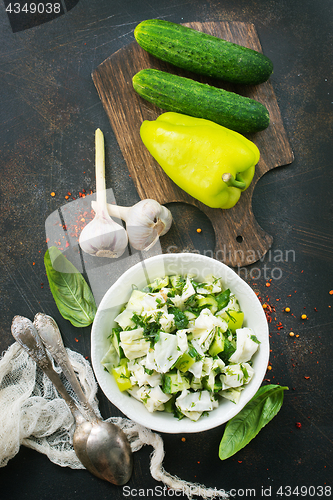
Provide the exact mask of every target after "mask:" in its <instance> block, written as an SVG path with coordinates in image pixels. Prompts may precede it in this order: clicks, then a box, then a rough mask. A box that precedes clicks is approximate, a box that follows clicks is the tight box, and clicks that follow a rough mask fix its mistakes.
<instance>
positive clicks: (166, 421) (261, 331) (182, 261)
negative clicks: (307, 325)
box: [91, 253, 269, 433]
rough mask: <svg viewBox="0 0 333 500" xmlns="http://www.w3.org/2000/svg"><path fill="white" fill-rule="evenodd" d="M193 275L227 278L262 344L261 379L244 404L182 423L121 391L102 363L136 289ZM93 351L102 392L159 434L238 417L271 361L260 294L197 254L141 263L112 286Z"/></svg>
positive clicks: (248, 389)
mask: <svg viewBox="0 0 333 500" xmlns="http://www.w3.org/2000/svg"><path fill="white" fill-rule="evenodd" d="M189 273H191V274H195V275H196V277H197V279H198V280H204V278H205V276H207V275H208V274H213V275H214V276H215V277H218V278H222V281H223V283H224V286H225V288H230V290H231V291H232V292H233V293H235V295H236V297H237V298H238V300H239V303H240V306H241V309H242V310H243V312H244V318H245V320H244V325H245V326H247V327H249V328H251V329H252V330H253V332H254V333H255V335H256V336H257V338H258V339H259V340H260V342H261V343H260V346H259V349H258V351H257V352H256V353H255V355H254V356H253V358H252V360H253V368H254V370H255V375H254V377H253V378H252V380H251V382H250V383H249V384H248V385H246V386H245V389H244V390H243V391H242V393H241V397H240V401H239V403H238V404H234V403H232V402H231V401H228V400H226V399H223V398H221V403H220V405H219V407H218V408H216V409H214V410H212V411H211V412H209V416H202V417H201V418H200V419H199V420H198V421H197V422H193V421H191V420H189V419H188V418H183V419H182V420H178V419H176V418H175V417H174V416H173V414H170V413H166V412H154V413H149V412H148V410H147V409H146V408H145V406H144V405H143V404H142V403H140V402H139V401H137V400H136V399H134V398H133V397H130V396H129V395H128V394H127V393H126V392H120V391H119V389H118V387H117V384H116V382H115V380H114V378H113V377H112V375H110V374H109V373H108V372H107V371H106V370H105V369H104V367H103V366H102V364H101V359H102V358H103V356H104V354H105V352H106V351H107V350H108V345H109V342H108V340H107V337H108V336H109V335H110V333H111V329H112V328H113V327H114V326H116V325H115V323H114V318H115V317H116V316H117V314H118V313H119V311H120V309H121V307H122V306H123V305H124V304H126V302H127V301H128V299H129V297H130V295H131V292H132V289H133V287H137V288H138V289H139V290H141V289H142V288H143V287H144V286H146V285H147V284H148V283H150V282H151V281H153V280H154V279H155V278H157V277H163V276H166V275H172V274H182V275H185V274H189ZM91 348H92V365H93V369H94V372H95V375H96V378H97V381H98V383H99V385H100V387H101V389H102V391H103V392H104V394H105V395H106V397H107V398H108V399H109V400H110V401H111V402H112V403H113V404H114V405H115V406H117V407H118V408H119V410H121V411H122V412H123V413H124V414H125V415H126V416H127V417H128V418H130V419H132V420H133V421H135V422H137V423H139V424H141V425H143V426H145V427H147V428H149V429H152V430H155V431H158V432H165V433H192V432H201V431H205V430H208V429H212V428H214V427H217V426H219V425H221V424H223V423H225V422H227V421H228V420H230V419H231V418H232V417H234V416H235V415H236V414H237V413H238V412H239V411H240V410H241V409H242V408H243V406H244V405H245V404H246V403H247V402H248V401H249V400H250V399H251V398H252V397H253V396H254V394H255V393H256V391H257V390H258V388H259V387H260V385H261V383H262V381H263V378H264V376H265V373H266V369H267V364H268V361H269V335H268V325H267V320H266V316H265V314H264V311H263V309H262V306H261V304H260V302H259V300H258V298H257V296H256V294H255V293H254V292H253V290H252V289H251V287H250V286H249V285H248V284H247V283H246V282H245V281H244V280H242V279H241V278H240V277H239V276H238V274H236V273H235V272H234V271H233V270H232V269H231V268H230V267H228V266H226V265H225V264H223V263H221V262H219V261H217V260H215V259H212V258H210V257H205V256H203V255H198V254H193V253H178V254H162V255H157V256H155V257H151V258H149V259H147V260H144V261H142V262H139V263H137V264H136V265H134V266H133V267H131V268H130V269H129V270H128V271H126V272H125V273H124V274H123V275H122V276H121V277H120V278H119V279H118V280H117V281H116V283H115V284H114V285H112V286H111V288H109V290H108V291H107V292H106V294H105V295H104V297H103V299H102V301H101V303H100V305H99V307H98V310H97V313H96V317H95V320H94V323H93V326H92V333H91Z"/></svg>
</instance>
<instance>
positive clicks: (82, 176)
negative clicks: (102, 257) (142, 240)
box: [0, 0, 333, 500]
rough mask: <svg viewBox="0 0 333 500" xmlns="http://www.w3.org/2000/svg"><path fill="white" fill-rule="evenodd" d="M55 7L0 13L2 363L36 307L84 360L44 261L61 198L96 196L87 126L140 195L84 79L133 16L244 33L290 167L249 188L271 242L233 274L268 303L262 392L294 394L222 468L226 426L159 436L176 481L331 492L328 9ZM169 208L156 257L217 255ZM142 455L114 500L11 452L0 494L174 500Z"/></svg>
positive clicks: (84, 477)
mask: <svg viewBox="0 0 333 500" xmlns="http://www.w3.org/2000/svg"><path fill="white" fill-rule="evenodd" d="M24 3H25V2H21V3H19V2H18V3H17V4H20V5H21V6H23V5H24ZM28 3H29V2H28ZM52 3H53V4H54V2H52ZM17 4H16V3H15V5H17ZM60 7H61V8H60ZM60 7H59V9H60V10H59V13H56V15H55V16H54V19H52V20H49V18H47V17H45V16H43V15H42V14H40V15H38V16H31V17H27V16H22V15H19V14H18V13H15V6H14V3H12V4H10V2H8V1H7V0H6V1H4V2H1V4H0V23H1V33H0V40H1V56H0V57H1V63H0V68H1V72H0V78H1V85H0V96H1V97H0V102H1V111H0V114H1V125H0V127H1V132H0V144H1V145H0V149H1V176H0V179H1V181H0V182H1V191H0V193H1V212H0V218H1V222H0V224H1V226H0V227H1V240H0V248H1V250H0V255H1V260H0V287H1V288H0V297H1V299H0V307H1V326H0V328H1V335H0V348H1V352H4V351H5V350H6V349H7V348H8V347H9V346H10V345H11V344H12V343H13V338H12V336H11V333H10V325H11V321H12V318H13V316H14V315H16V314H20V315H23V316H27V317H30V318H32V317H33V316H34V314H35V313H37V312H39V311H43V312H46V313H47V314H49V315H51V316H53V317H54V318H55V319H56V321H57V322H58V324H59V326H60V329H61V331H62V334H63V337H64V342H65V345H66V346H67V347H69V348H71V349H74V350H78V351H79V352H81V353H82V354H83V355H84V356H88V357H89V356H90V328H83V329H81V330H78V329H76V328H74V327H72V326H71V324H70V323H69V322H68V321H66V320H64V319H63V318H62V317H61V315H60V314H59V311H58V310H57V307H56V305H55V303H54V300H53V297H52V295H51V293H50V290H49V287H48V284H47V278H46V275H45V268H44V263H43V256H44V253H45V251H46V249H47V243H46V235H45V221H46V219H47V217H48V216H49V215H50V214H52V213H53V212H54V211H55V210H57V209H58V208H59V207H61V206H62V205H63V204H64V203H66V199H65V196H68V193H71V199H72V198H74V199H79V198H80V196H81V195H82V193H84V190H85V191H86V192H89V191H90V190H94V188H95V180H94V158H93V156H94V155H93V149H94V131H95V129H96V128H97V127H100V128H101V129H102V130H103V131H104V134H105V140H106V144H107V155H106V162H107V167H106V168H107V178H108V182H109V187H112V189H113V191H114V193H115V196H116V199H117V201H118V203H119V204H123V205H131V204H133V203H134V202H136V201H138V200H139V197H138V194H137V192H136V190H135V188H134V185H133V182H132V180H131V178H130V176H129V175H128V170H127V166H126V163H125V162H124V158H123V156H122V154H121V152H120V149H119V146H118V144H117V141H116V139H115V135H114V132H113V130H112V128H111V126H110V123H109V121H108V118H107V116H106V114H105V111H104V109H103V106H102V104H101V101H100V99H99V97H98V94H97V92H96V89H95V86H94V84H93V81H92V78H91V73H92V72H93V71H94V70H95V69H96V67H97V66H98V65H99V64H101V63H102V62H103V61H104V60H105V59H106V58H107V57H109V56H110V55H111V54H113V53H114V52H116V51H117V50H118V49H120V48H122V47H123V46H125V45H126V44H128V43H130V42H132V41H133V39H134V38H133V30H134V28H135V26H136V25H137V24H138V23H139V22H140V21H141V20H143V19H148V18H156V17H160V18H163V19H167V20H171V21H174V22H178V23H182V22H184V23H185V22H191V21H200V22H204V21H243V22H248V23H253V24H254V25H255V27H256V29H257V32H258V35H259V38H260V42H261V45H262V47H263V51H264V53H265V54H266V55H267V56H269V57H270V58H271V59H272V61H273V63H274V74H273V75H272V77H271V79H270V81H271V83H272V85H273V88H274V91H275V94H276V97H277V101H278V104H279V107H280V111H281V115H282V119H283V123H284V126H285V129H286V132H287V135H288V137H289V140H290V144H291V147H292V149H293V152H294V155H295V160H294V162H293V163H292V164H291V165H289V166H282V167H280V168H276V169H274V170H273V171H271V172H269V173H267V174H266V175H265V176H264V177H263V178H262V179H261V180H260V181H259V183H258V185H257V186H256V189H255V192H254V198H253V210H254V213H255V217H256V219H257V221H258V223H259V224H260V226H261V227H262V228H263V229H264V230H265V231H267V232H268V233H269V234H270V235H271V236H273V244H272V247H271V249H270V250H269V252H268V253H266V255H265V256H263V257H262V258H261V259H260V260H259V261H257V262H255V263H254V264H251V265H250V266H248V267H243V268H242V269H236V271H238V272H239V273H240V274H241V276H242V277H243V278H244V279H245V280H246V281H247V282H248V283H249V284H250V285H251V286H252V287H253V289H254V290H255V291H256V292H257V293H258V296H259V297H260V299H261V300H262V302H263V304H264V303H265V304H267V305H268V307H267V308H266V311H267V314H268V318H269V320H270V323H269V326H270V337H271V339H270V340H271V359H270V368H271V369H270V370H267V375H266V382H269V381H270V382H271V383H277V384H281V385H285V386H288V387H289V391H288V392H287V393H286V394H285V400H284V404H283V406H282V409H281V410H280V412H279V413H278V415H277V416H276V417H275V418H274V419H273V420H272V421H271V422H270V423H269V425H267V426H266V427H265V428H264V429H263V430H262V431H261V432H260V433H259V435H258V436H257V437H256V438H255V439H254V440H253V441H252V442H251V443H250V444H249V445H248V446H247V447H246V448H244V449H243V450H241V451H240V452H238V453H237V454H236V455H235V456H234V457H232V458H229V459H228V460H226V461H224V462H221V461H220V460H219V458H218V447H219V442H220V439H221V437H222V434H223V430H224V426H221V427H219V428H216V429H214V430H211V431H208V432H204V433H199V434H197V435H193V434H190V435H186V436H183V435H169V434H165V435H162V437H163V439H164V446H165V453H166V454H165V459H164V467H165V469H166V470H167V471H168V472H170V473H171V474H174V475H177V476H179V477H181V478H182V479H186V480H188V481H191V482H198V483H201V484H205V485H206V486H210V487H212V488H215V487H216V488H224V489H226V490H231V492H232V494H234V497H235V498H248V497H252V498H264V497H272V498H299V497H303V498H321V497H323V498H325V497H326V498H327V497H331V489H330V488H331V486H332V479H333V474H332V440H333V426H332V383H333V380H332V354H333V352H332V330H333V329H332V326H333V320H332V305H333V295H332V292H331V291H332V289H333V277H332V263H333V253H332V248H333V240H332V227H333V225H332V215H333V205H332V199H333V198H332V185H333V174H332V172H333V171H332V165H331V164H332V106H333V102H332V101H333V88H332V77H333V75H332V57H333V51H332V34H333V30H332V28H333V21H332V19H333V7H332V3H331V2H330V1H329V0H323V1H322V2H313V1H312V0H302V1H300V0H295V1H293V2H290V1H286V0H282V1H281V0H270V1H264V0H257V1H256V0H225V1H220V0H192V1H186V2H185V1H178V2H173V1H169V2H165V1H161V0H155V1H154V2H146V1H143V2H137V1H134V0H122V1H120V0H99V1H96V0H92V1H91V0H89V1H88V0H75V1H69V0H61V2H60ZM6 10H7V11H6ZM10 10H12V12H11V13H10V12H9V11H10ZM51 193H54V194H55V195H54V196H52V195H51ZM80 193H81V195H80ZM169 208H170V209H171V211H172V213H173V217H174V225H173V227H172V229H171V230H170V232H169V233H168V235H167V236H165V238H164V239H163V240H162V248H163V251H164V252H167V251H168V249H169V247H170V245H172V246H173V248H176V249H177V251H188V250H190V251H198V252H200V253H205V252H207V251H211V250H212V249H213V248H214V244H215V236H214V233H213V230H212V227H211V224H210V222H209V221H208V219H207V218H206V216H203V214H202V213H201V212H200V211H199V210H198V209H197V208H195V207H192V206H183V205H182V204H180V203H175V204H170V206H169ZM197 227H201V228H202V232H201V233H197V232H196V228H197ZM267 285H270V286H267ZM285 307H290V313H286V312H284V308H285ZM302 314H306V315H307V319H306V320H302V319H301V315H302ZM291 331H293V332H294V334H295V335H294V336H290V335H289V333H290V332H291ZM75 339H77V340H79V342H76V341H75ZM98 397H99V402H100V409H101V412H102V414H103V417H104V418H107V417H109V416H111V415H119V414H120V413H119V411H118V410H117V409H116V408H115V407H113V406H112V405H111V404H110V403H109V402H108V401H107V400H106V398H105V397H104V396H103V394H102V393H101V392H99V393H98ZM183 437H185V438H186V439H185V441H184V440H182V438H183ZM0 446H1V443H0ZM151 451H152V449H151V448H149V447H145V448H143V449H142V450H140V451H139V452H137V453H135V456H134V462H135V466H134V473H133V476H132V478H131V480H130V482H129V484H128V488H127V489H126V490H124V489H123V488H122V487H116V486H113V485H110V484H108V483H105V482H103V481H100V480H98V479H96V478H95V477H93V476H91V475H90V474H89V473H88V472H86V471H82V470H81V471H74V470H71V469H68V468H60V467H58V466H56V465H54V464H53V463H51V462H50V461H49V460H48V459H47V458H46V457H45V456H43V455H41V454H38V453H36V452H34V451H32V450H30V449H28V448H25V447H21V449H20V451H19V453H18V454H17V456H16V457H15V458H14V459H12V460H11V461H10V462H9V464H8V465H7V466H6V467H5V468H2V469H0V498H1V499H3V500H18V499H28V500H30V499H31V500H32V499H41V500H51V499H52V500H53V499H56V500H61V499H68V498H71V499H73V500H79V499H80V500H81V499H84V500H90V499H93V498H94V499H95V498H98V499H107V498H112V499H113V498H114V499H116V498H117V499H118V498H119V499H121V498H125V497H129V498H135V497H139V496H140V497H143V498H148V497H150V498H160V497H162V498H163V497H168V496H171V495H172V494H173V493H172V492H168V491H166V490H165V489H163V484H162V483H158V482H156V481H155V480H154V479H152V477H151V475H150V472H149V456H150V453H151ZM302 487H303V488H302ZM297 488H298V489H297Z"/></svg>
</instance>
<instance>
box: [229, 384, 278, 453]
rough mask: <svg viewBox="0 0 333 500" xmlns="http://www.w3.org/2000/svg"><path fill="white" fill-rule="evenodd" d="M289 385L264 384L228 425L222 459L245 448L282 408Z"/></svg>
mask: <svg viewBox="0 0 333 500" xmlns="http://www.w3.org/2000/svg"><path fill="white" fill-rule="evenodd" d="M285 390H288V387H282V386H280V385H274V384H270V385H264V386H262V387H260V389H259V390H258V391H257V393H256V394H255V395H254V396H253V398H252V399H251V400H250V401H249V402H248V403H247V405H245V406H244V408H243V409H242V410H241V411H240V412H239V413H238V414H237V415H236V416H235V417H233V418H232V419H231V420H229V422H228V423H227V425H226V428H225V431H224V434H223V437H222V441H221V443H220V448H219V457H220V459H221V460H225V459H226V458H229V457H231V456H232V455H234V454H235V453H237V451H239V450H240V449H241V448H244V446H246V445H247V444H248V443H249V442H250V441H251V440H252V439H253V438H254V437H255V436H256V435H257V434H258V432H259V431H260V430H261V429H262V428H263V427H264V426H265V425H266V424H268V422H269V421H270V420H272V418H273V417H275V415H276V414H277V413H278V411H279V410H280V408H281V406H282V403H283V396H284V391H285Z"/></svg>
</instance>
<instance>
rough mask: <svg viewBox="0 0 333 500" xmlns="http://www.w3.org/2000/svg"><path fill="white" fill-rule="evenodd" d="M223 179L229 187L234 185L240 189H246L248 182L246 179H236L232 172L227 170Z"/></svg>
mask: <svg viewBox="0 0 333 500" xmlns="http://www.w3.org/2000/svg"><path fill="white" fill-rule="evenodd" d="M222 180H223V182H225V183H226V184H227V185H228V186H229V187H231V186H233V187H236V188H238V189H245V188H246V183H245V182H244V181H241V180H237V179H235V177H234V176H233V175H232V174H230V172H226V173H225V174H223V175H222Z"/></svg>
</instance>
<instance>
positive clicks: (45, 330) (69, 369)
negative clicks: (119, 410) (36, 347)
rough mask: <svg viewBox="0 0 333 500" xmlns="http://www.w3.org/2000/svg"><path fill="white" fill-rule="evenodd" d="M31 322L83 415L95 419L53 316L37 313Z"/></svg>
mask: <svg viewBox="0 0 333 500" xmlns="http://www.w3.org/2000/svg"><path fill="white" fill-rule="evenodd" d="M33 324H34V326H35V327H36V329H37V331H38V334H39V336H40V338H41V339H42V341H43V344H44V345H45V346H46V348H47V349H48V350H49V352H50V353H51V354H52V356H53V358H54V359H55V360H56V362H57V363H58V365H59V366H60V367H61V369H62V371H63V373H64V375H65V376H66V378H67V380H68V382H69V383H70V385H71V386H72V389H73V391H74V392H75V394H76V396H77V398H78V400H79V402H80V404H81V406H82V409H83V411H84V413H85V415H86V416H87V418H88V419H89V420H91V421H95V420H97V416H96V414H95V412H94V410H93V409H92V407H91V405H90V404H89V402H88V399H87V397H86V395H85V394H84V392H83V390H82V387H81V385H80V383H79V381H78V379H77V376H76V375H75V372H74V370H73V366H72V364H71V362H70V359H69V357H68V354H67V351H66V349H65V346H64V344H63V341H62V337H61V333H60V330H59V328H58V325H57V323H56V322H55V321H54V319H53V318H51V316H47V315H46V314H43V313H38V314H36V316H35V318H34V322H33Z"/></svg>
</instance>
